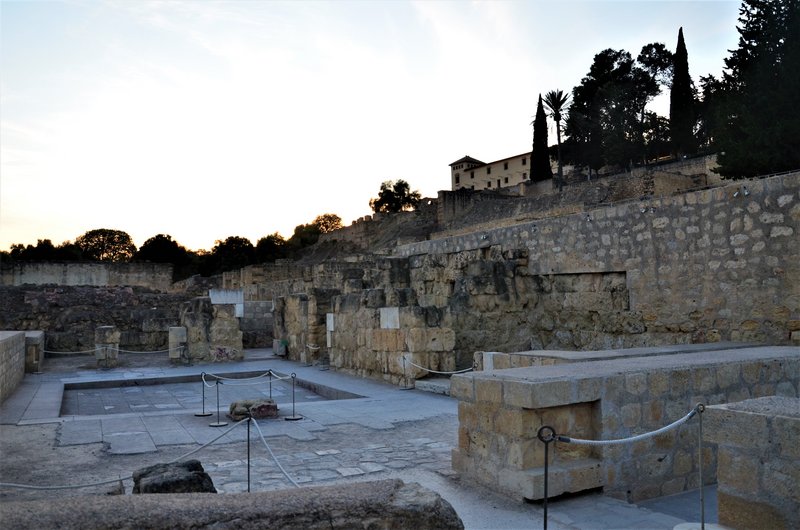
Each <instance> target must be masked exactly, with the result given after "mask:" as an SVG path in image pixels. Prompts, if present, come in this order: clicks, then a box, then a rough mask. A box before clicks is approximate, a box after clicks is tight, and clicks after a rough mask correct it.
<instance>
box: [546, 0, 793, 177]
mask: <svg viewBox="0 0 800 530" xmlns="http://www.w3.org/2000/svg"><path fill="white" fill-rule="evenodd" d="M738 22H739V24H738V26H737V30H738V33H739V42H738V47H737V49H735V50H731V51H730V55H729V57H727V58H726V59H725V69H724V72H723V74H722V77H721V78H720V79H717V78H716V77H714V76H713V75H708V76H701V77H700V78H699V79H700V82H699V85H700V86H699V88H698V86H696V85H695V84H694V81H693V80H692V78H691V76H690V74H689V54H688V51H687V49H686V43H685V41H684V35H683V29H682V28H680V29H679V30H678V37H677V43H676V47H675V51H674V52H672V51H670V50H669V49H667V47H666V46H665V45H664V44H663V43H650V44H646V45H644V46H643V47H642V49H641V50H640V52H639V54H638V56H636V58H634V57H633V56H632V55H631V54H630V53H629V52H628V51H626V50H614V49H606V50H603V51H601V52H600V53H598V54H596V55H595V56H594V60H593V62H592V65H591V66H590V68H589V72H588V73H587V74H586V75H585V76H584V77H583V78H582V79H581V82H580V84H579V85H578V86H576V87H574V88H573V89H572V92H571V94H569V95H567V94H565V93H564V92H563V91H561V90H553V91H550V92H548V93H547V94H546V95H545V97H544V98H542V97H541V95H540V96H539V101H538V105H537V112H536V118H535V119H534V121H533V129H534V132H533V140H534V141H533V152H532V155H531V157H532V167H531V179H532V180H544V179H547V178H551V177H552V172H551V169H550V165H549V159H550V158H553V159H557V160H558V162H559V174H558V183H559V185H560V186H561V185H563V176H562V164H563V163H568V164H573V165H575V166H577V167H582V168H588V172H589V176H590V177H591V174H592V172H594V173H595V174H597V172H598V171H599V170H600V168H602V167H614V168H622V169H626V170H627V169H630V167H631V166H633V165H644V164H648V163H652V162H653V161H657V160H659V159H662V158H665V157H677V158H681V157H687V156H693V155H695V154H703V153H712V152H715V153H717V154H718V158H717V161H718V163H719V166H720V167H719V168H718V170H717V171H718V172H719V173H720V175H722V176H723V177H726V178H743V177H753V176H758V175H765V174H770V173H776V172H781V171H788V170H793V169H798V168H800V114H798V112H797V111H796V109H795V108H794V104H795V100H796V99H797V95H798V94H800V68H798V66H799V65H800V0H744V1H743V2H742V5H741V8H740V10H739V19H738ZM665 89H666V90H669V93H670V110H669V117H665V116H659V115H657V114H656V113H654V112H652V111H649V110H647V105H648V104H649V103H650V102H651V101H652V100H653V98H655V97H656V96H658V95H659V94H661V92H662V90H665ZM570 100H571V103H570V105H569V107H568V108H567V103H568V102H569V101H570ZM543 104H544V107H547V108H548V110H549V115H550V117H551V118H552V119H553V120H554V121H555V124H556V134H557V144H556V145H555V146H553V147H548V143H547V126H546V118H545V114H544V110H543ZM562 133H563V135H564V139H563V141H562ZM543 153H548V156H546V155H544V154H543ZM537 159H538V162H537Z"/></svg>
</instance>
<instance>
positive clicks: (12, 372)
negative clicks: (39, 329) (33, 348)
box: [0, 331, 25, 403]
mask: <svg viewBox="0 0 800 530" xmlns="http://www.w3.org/2000/svg"><path fill="white" fill-rule="evenodd" d="M23 377H25V333H24V332H21V331H0V403H2V402H3V401H5V400H6V398H8V396H10V395H11V394H12V393H13V392H14V390H15V389H16V388H17V386H18V385H19V384H20V382H22V378H23Z"/></svg>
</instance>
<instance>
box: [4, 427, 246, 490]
mask: <svg viewBox="0 0 800 530" xmlns="http://www.w3.org/2000/svg"><path fill="white" fill-rule="evenodd" d="M246 421H247V418H245V419H243V420H241V421H240V422H238V423H234V424H233V425H232V426H231V427H230V428H229V429H228V430H226V431H225V432H223V433H222V434H220V435H219V436H217V437H216V438H214V439H213V440H211V441H210V442H206V443H204V444H203V445H201V446H200V447H198V448H197V449H193V450H191V451H189V452H188V453H185V454H183V455H181V456H179V457H178V458H174V459H172V460H170V461H169V462H167V463H168V464H174V463H175V462H179V461H181V460H183V459H184V458H186V457H189V456H192V455H193V454H195V453H197V452H198V451H201V450H203V449H205V448H206V447H208V446H209V445H211V444H213V443H214V442H216V441H217V440H219V439H220V438H222V437H223V436H225V435H226V434H228V433H229V432H231V431H232V430H233V429H235V428H236V427H238V426H239V425H241V424H242V423H244V422H246ZM123 480H133V474H130V475H126V476H124V477H120V478H114V479H110V480H101V481H99V482H89V483H87V484H75V485H67V486H32V485H30V484H15V483H13V482H0V488H18V489H28V490H68V489H80V488H90V487H92V486H102V485H103V484H113V483H115V482H121V481H123Z"/></svg>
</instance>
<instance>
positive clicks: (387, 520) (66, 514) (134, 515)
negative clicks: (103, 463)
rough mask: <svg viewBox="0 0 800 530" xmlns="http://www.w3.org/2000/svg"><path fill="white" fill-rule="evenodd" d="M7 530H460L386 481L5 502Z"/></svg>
mask: <svg viewBox="0 0 800 530" xmlns="http://www.w3.org/2000/svg"><path fill="white" fill-rule="evenodd" d="M0 520H2V521H3V526H4V527H5V528H61V529H62V530H71V529H75V530H78V529H80V530H90V529H101V528H171V529H172V528H175V529H189V528H205V527H213V528H265V529H267V528H303V529H323V528H325V529H331V528H375V529H382V528H385V529H390V528H415V529H417V530H421V529H426V528H430V529H434V528H437V529H438V528H442V529H463V528H464V525H463V523H462V522H461V519H460V518H459V517H458V515H457V514H456V512H455V510H454V509H453V507H452V506H451V505H450V503H448V502H447V501H445V500H444V499H442V498H441V497H440V496H439V495H438V494H437V493H435V492H433V491H430V490H428V489H426V488H423V487H422V486H420V485H419V484H416V483H410V484H406V483H404V482H403V481H401V480H382V481H376V482H358V483H353V484H337V485H334V486H324V487H316V488H300V489H291V490H281V491H269V492H259V493H237V494H229V495H213V494H207V493H182V494H168V493H165V494H158V495H119V496H107V497H103V496H84V497H71V498H65V499H55V500H41V501H27V502H25V501H19V502H6V503H0Z"/></svg>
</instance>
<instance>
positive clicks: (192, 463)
mask: <svg viewBox="0 0 800 530" xmlns="http://www.w3.org/2000/svg"><path fill="white" fill-rule="evenodd" d="M216 492H217V490H216V488H214V483H213V482H212V481H211V477H209V476H208V473H206V472H205V470H204V469H203V466H202V464H200V462H199V461H198V460H186V461H185V462H175V463H172V464H155V465H152V466H148V467H145V468H142V469H138V470H136V471H134V472H133V493H216Z"/></svg>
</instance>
